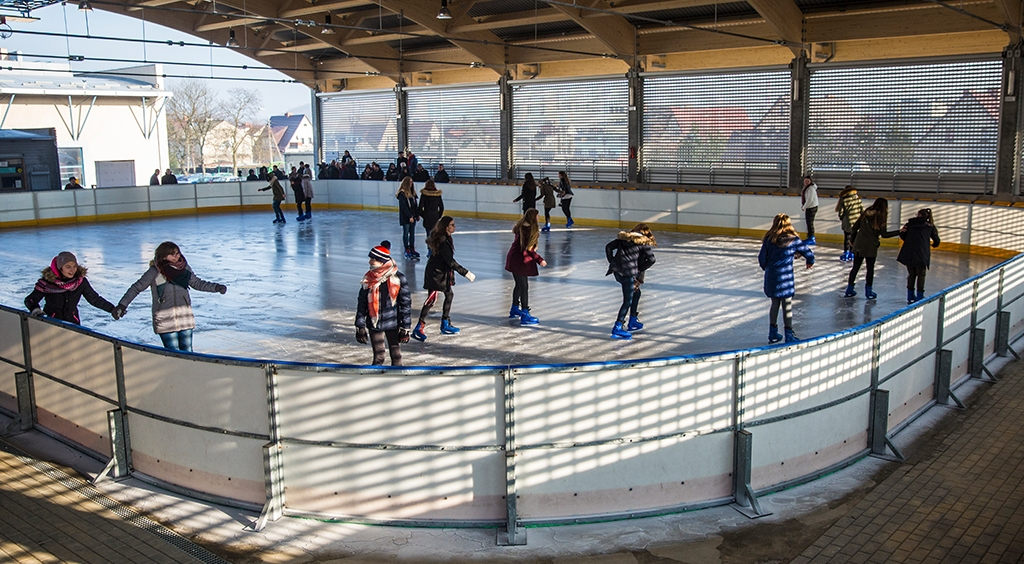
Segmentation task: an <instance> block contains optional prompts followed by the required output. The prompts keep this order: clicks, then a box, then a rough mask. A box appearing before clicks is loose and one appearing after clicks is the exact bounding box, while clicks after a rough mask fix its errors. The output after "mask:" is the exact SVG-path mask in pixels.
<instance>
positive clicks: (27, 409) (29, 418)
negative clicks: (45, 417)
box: [0, 315, 37, 436]
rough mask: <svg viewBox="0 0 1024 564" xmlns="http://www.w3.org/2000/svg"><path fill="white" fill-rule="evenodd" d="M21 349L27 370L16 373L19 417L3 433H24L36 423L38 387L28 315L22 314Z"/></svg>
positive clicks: (15, 381) (15, 382)
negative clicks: (36, 384)
mask: <svg viewBox="0 0 1024 564" xmlns="http://www.w3.org/2000/svg"><path fill="white" fill-rule="evenodd" d="M21 350H22V354H23V355H24V359H25V361H24V364H23V366H24V367H25V370H24V371H23V372H17V373H15V374H14V384H15V389H16V391H17V392H16V393H17V394H18V417H16V418H15V419H14V420H13V421H11V422H10V423H8V424H7V427H6V428H4V429H3V431H2V433H0V434H2V435H5V436H6V435H10V434H13V433H16V432H17V433H24V432H25V431H28V430H30V429H32V428H33V427H35V425H36V421H37V418H36V389H35V383H34V382H33V379H32V346H31V342H30V340H29V332H28V316H25V315H23V316H21Z"/></svg>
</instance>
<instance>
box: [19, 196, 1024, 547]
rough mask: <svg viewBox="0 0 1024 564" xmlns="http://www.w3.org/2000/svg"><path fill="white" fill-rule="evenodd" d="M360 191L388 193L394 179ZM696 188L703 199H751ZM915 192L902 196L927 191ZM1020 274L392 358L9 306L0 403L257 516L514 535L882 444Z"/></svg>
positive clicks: (983, 229)
mask: <svg viewBox="0 0 1024 564" xmlns="http://www.w3.org/2000/svg"><path fill="white" fill-rule="evenodd" d="M252 184H253V185H255V186H254V187H260V186H259V183H252ZM359 184H363V183H359ZM366 184H371V183H366ZM376 184H378V185H379V184H380V183H376ZM218 188H220V187H218ZM327 188H328V190H326V191H327V192H328V194H327V195H328V197H329V195H330V193H331V192H330V188H331V187H327ZM349 188H350V187H349ZM370 188H372V189H375V190H379V191H380V194H381V196H380V200H379V201H378V205H379V204H383V203H390V202H387V201H386V200H385V199H384V196H385V195H386V196H390V197H391V198H393V193H390V194H384V192H386V189H385V188H383V187H380V188H378V187H377V186H376V185H373V186H368V187H367V186H361V189H370ZM506 188H507V187H506ZM239 189H240V190H241V188H239ZM462 189H464V188H462ZM115 190H121V189H115ZM125 190H131V189H125ZM136 190H148V189H147V188H141V187H140V188H138V189H136ZM192 190H197V189H196V188H192ZM445 190H446V192H445V193H446V202H447V201H448V200H447V195H448V188H447V187H446V188H445ZM103 192H105V191H104V190H99V191H96V194H94V197H95V198H102V197H105V196H106V194H103ZM578 192H583V193H584V194H588V193H589V192H591V191H589V190H586V189H583V190H580V191H578ZM594 192H598V191H596V190H595V191H594ZM601 192H608V193H609V194H616V192H618V191H610V190H609V191H601ZM609 194H598V195H597V196H595V197H599V198H605V199H607V198H609V197H610V196H609ZM639 194H643V193H638V192H634V193H632V194H626V193H622V194H618V195H617V197H618V201H619V205H620V208H619V210H618V211H619V213H620V220H619V221H622V222H632V221H638V220H639V219H629V218H628V217H627V218H626V219H622V217H624V216H634V217H639V215H638V214H640V213H642V212H643V211H645V210H640V211H636V210H632V209H624V208H623V207H622V205H621V204H622V197H625V196H628V197H631V198H632V197H636V196H638V195H639ZM655 194H659V196H663V194H660V193H655ZM76 196H77V194H73V195H72V197H76ZM672 196H674V197H676V198H677V202H678V199H679V198H681V197H684V196H685V197H687V198H691V197H696V196H697V195H694V194H690V193H678V194H675V193H672ZM704 196H705V200H711V202H710V203H707V204H705V205H706V206H716V205H722V202H723V201H725V200H726V199H736V200H737V201H741V200H742V199H743V195H737V194H723V195H720V194H710V195H704ZM719 196H721V198H718V197H719ZM587 197H589V196H587ZM756 197H759V198H764V197H772V196H756ZM716 198H718V200H720V201H717V202H716V201H714V200H715V199H716ZM325 199H327V198H325ZM789 199H792V198H789ZM264 201H265V200H264ZM453 201H458V200H455V199H453ZM798 202H799V200H797V206H798ZM372 203H373V202H367V203H365V204H363V205H365V206H366V207H374V206H373V205H372ZM783 204H784V205H791V204H792V202H789V201H783ZM903 204H904V206H903V207H904V208H906V209H905V210H904V212H903V213H902V215H903V217H904V218H905V217H906V216H907V215H908V214H909V215H912V214H913V211H914V210H913V205H915V204H916V203H908V202H904V203H903ZM908 204H909V205H908ZM243 205H244V204H243ZM344 205H352V204H344ZM742 205H743V204H742V202H741V203H740V204H739V207H742ZM823 205H824V206H828V205H829V202H828V201H826V202H824V203H823ZM942 206H943V204H938V203H936V204H930V207H932V209H933V210H936V209H937V208H939V211H937V212H936V215H937V217H939V218H948V217H956V215H957V213H958V211H959V210H958V208H957V207H956V206H957V204H952V203H951V204H948V205H947V206H948V207H949V209H948V210H943V209H942ZM380 207H385V206H380ZM453 207H454V206H453ZM476 207H477V209H478V211H477V212H476V213H481V214H483V213H496V214H500V213H501V212H500V211H495V212H486V211H485V212H480V211H479V208H482V207H486V206H483V205H481V204H480V203H478V204H477V205H476ZM967 207H968V209H967V212H966V216H967V218H968V219H973V220H974V221H973V222H969V223H968V224H967V226H966V229H965V230H963V232H962V234H961V241H968V242H971V241H978V240H979V239H982V238H984V240H985V242H986V243H988V244H985V245H979V246H983V247H984V248H985V249H986V250H992V249H1000V248H1002V249H1004V252H1006V254H1012V253H1013V252H1015V251H1019V250H1020V248H1019V246H1018V245H1019V244H1020V236H1019V233H1020V231H1019V226H1020V225H1024V209H1020V208H1001V209H998V210H996V211H998V212H999V213H1000V214H1001V215H1000V216H999V217H1000V218H1001V220H1000V221H999V222H997V223H982V222H980V221H979V218H982V217H986V216H985V213H988V212H986V211H985V210H982V211H977V210H975V209H973V208H975V207H977V205H976V204H972V205H969V206H967ZM586 208H587V206H584V205H580V206H579V207H578V208H575V207H574V209H579V210H585V209H586ZM192 209H195V208H192ZM774 209H776V210H777V209H778V205H776V207H775V208H774ZM646 211H649V210H646ZM34 213H36V214H39V213H40V212H39V211H38V209H37V210H36V211H35V212H34ZM120 213H125V212H120ZM456 213H458V208H456ZM465 213H468V212H465ZM722 215H723V216H725V215H727V214H722ZM794 216H795V217H797V216H796V215H794ZM78 217H82V215H79V216H78ZM581 217H582V218H583V219H584V221H586V220H587V219H586V218H587V216H586V215H583V214H582V213H581ZM674 217H675V218H677V219H678V217H679V216H678V214H677V215H676V216H674ZM737 217H738V218H739V220H738V221H741V222H742V221H743V220H744V215H743V214H742V213H740V214H738V215H737ZM590 219H591V220H593V221H595V222H597V221H599V220H600V218H597V219H594V218H590ZM769 220H770V217H769ZM751 221H752V222H753V221H756V217H755V218H753V219H751ZM937 222H938V220H937ZM755 225H756V224H755ZM1015 225H1016V226H1017V227H1014V226H1015ZM679 228H680V229H684V228H686V224H681V225H680V227H679ZM738 229H742V227H738ZM827 230H828V228H827V227H826V232H827ZM826 236H827V235H826ZM947 238H948V233H944V239H947ZM1022 295H1024V255H1021V256H1018V257H1016V258H1012V259H1009V260H1007V261H1006V262H1004V263H1002V264H1000V265H998V266H996V267H994V268H992V269H990V270H988V271H986V272H984V273H982V274H980V275H978V276H975V277H973V278H971V279H968V280H966V281H964V282H962V283H960V284H957V285H955V286H953V287H950V288H948V289H946V290H944V291H942V292H941V293H939V294H937V295H935V296H933V297H931V298H929V299H928V300H926V301H923V302H919V303H917V304H914V305H913V306H911V307H908V308H906V309H903V310H901V311H898V312H896V313H894V314H892V315H889V316H887V317H885V318H882V319H880V320H878V321H876V322H873V323H871V324H868V325H864V326H861V327H856V328H853V329H850V330H847V331H842V332H839V333H836V334H832V335H826V336H822V337H818V338H815V339H810V340H808V341H805V342H802V343H799V344H794V345H790V346H785V345H776V346H771V347H762V348H755V349H747V350H740V351H729V352H723V353H715V354H703V355H694V356H684V357H674V358H663V359H652V360H637V361H612V362H594V363H581V364H563V365H545V366H482V367H468V368H463V367H459V368H449V367H434V368H431V367H424V368H405V369H401V370H395V369H391V368H389V367H388V368H381V367H366V366H345V365H322V364H303V363H286V362H276V361H267V360H253V359H234V358H225V357H217V356H211V355H201V354H177V353H171V352H168V351H165V350H163V349H158V348H153V347H148V346H143V345H138V344H134V343H128V342H124V341H119V340H117V339H114V338H111V337H107V336H104V335H100V334H97V333H94V332H91V331H89V330H86V329H82V328H79V327H73V326H69V325H66V324H63V323H60V322H53V321H50V320H40V319H35V318H31V317H28V316H27V315H26V314H25V313H24V312H20V311H18V310H15V309H12V308H8V307H2V308H0V360H2V361H3V362H2V363H0V408H2V409H3V410H5V411H8V412H10V413H13V414H17V415H18V420H17V421H16V423H15V426H16V427H18V428H21V429H29V428H32V427H37V428H40V429H41V430H43V431H45V432H47V433H49V434H51V435H54V436H56V437H59V438H61V439H62V440H65V441H67V442H69V443H71V444H73V445H75V446H76V447H77V448H80V449H82V450H84V451H86V452H89V453H91V454H93V455H94V456H97V457H99V458H101V459H104V460H109V461H110V464H109V465H108V470H109V473H110V474H111V475H113V476H125V475H129V474H131V475H133V476H136V477H138V478H140V479H143V480H148V481H150V482H152V483H156V484H158V485H161V486H164V487H167V488H169V489H171V490H175V491H178V492H181V493H185V494H187V495H190V496H194V497H198V498H203V499H208V500H212V501H217V502H220V503H227V504H231V505H236V506H240V507H244V508H249V509H253V510H261V511H262V513H261V517H260V519H259V521H258V523H257V526H263V525H264V524H265V523H266V522H268V521H272V520H274V519H277V518H279V517H280V516H282V515H288V514H291V515H305V516H315V517H326V518H337V519H345V520H351V521H363V522H377V523H400V524H408V525H419V526H446V527H447V526H460V527H494V528H498V529H499V530H500V531H501V532H499V541H500V542H502V543H520V542H524V541H525V535H523V534H521V527H523V526H530V525H539V524H551V523H556V524H557V523H575V522H585V521H595V520H604V519H618V518H629V517H641V516H648V515H654V514H663V513H670V512H675V511H682V510H686V509H693V508H697V507H703V506H710V505H718V504H726V503H731V502H734V501H735V502H738V503H739V504H740V505H742V506H747V507H749V508H750V511H751V512H755V513H756V511H757V501H756V497H757V496H759V495H763V494H766V493H769V492H772V491H777V490H780V489H783V488H785V487H789V486H791V485H793V484H796V483H799V482H802V481H807V480H810V479H814V478H815V477H817V476H820V475H822V474H824V473H827V472H831V471H833V470H835V469H836V468H839V467H842V466H844V465H848V464H851V463H853V462H855V461H856V460H858V459H860V458H862V457H864V456H866V455H868V454H870V453H872V452H875V453H879V454H881V453H884V452H888V451H887V450H886V449H887V445H886V441H887V439H888V437H891V436H892V435H893V434H895V433H897V432H899V430H900V429H902V428H903V427H904V426H906V425H907V424H909V422H911V421H912V420H913V419H914V418H916V417H917V416H918V415H920V414H921V413H923V412H924V411H926V410H927V409H929V408H930V407H932V406H934V405H936V404H944V403H948V402H950V401H956V400H955V397H953V396H951V395H950V393H949V389H950V388H953V389H955V388H956V386H957V385H958V384H959V383H960V382H962V381H964V380H965V379H966V378H970V377H983V376H984V373H985V370H986V369H985V368H984V364H983V362H984V359H985V358H986V357H988V356H989V355H992V354H1000V355H1005V354H1008V350H1009V349H1008V347H1009V345H1010V343H1012V342H1014V341H1015V340H1017V339H1019V338H1020V336H1021V335H1022V333H1024V299H1021V297H1022ZM517 531H519V533H517Z"/></svg>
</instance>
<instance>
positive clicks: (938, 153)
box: [805, 60, 1001, 193]
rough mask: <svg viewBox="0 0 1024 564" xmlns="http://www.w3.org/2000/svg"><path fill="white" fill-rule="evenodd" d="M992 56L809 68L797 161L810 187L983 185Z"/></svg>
mask: <svg viewBox="0 0 1024 564" xmlns="http://www.w3.org/2000/svg"><path fill="white" fill-rule="evenodd" d="M1000 80H1001V62H1000V61H998V60H988V61H962V62H946V63H935V64H913V65H911V64H906V65H890V66H873V67H870V68H869V67H847V68H828V69H826V68H820V69H812V70H811V82H810V98H809V106H810V111H809V121H808V134H807V153H806V154H807V160H806V163H805V165H806V167H807V168H808V169H809V170H810V171H813V172H814V174H815V176H816V177H817V183H818V185H819V186H828V187H829V188H841V187H842V186H844V185H846V184H852V185H854V186H857V187H859V188H869V189H876V190H894V191H918V192H920V191H925V192H940V191H941V192H964V193H986V192H991V191H992V186H993V181H994V176H995V166H996V140H997V136H998V125H999V100H1000V95H999V94H1000Z"/></svg>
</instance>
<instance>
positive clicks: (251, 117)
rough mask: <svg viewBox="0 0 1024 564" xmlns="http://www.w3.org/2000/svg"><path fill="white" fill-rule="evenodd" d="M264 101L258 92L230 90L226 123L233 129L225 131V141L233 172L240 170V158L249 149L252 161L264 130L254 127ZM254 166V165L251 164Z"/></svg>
mask: <svg viewBox="0 0 1024 564" xmlns="http://www.w3.org/2000/svg"><path fill="white" fill-rule="evenodd" d="M262 105H263V100H262V98H261V97H260V93H259V92H258V91H256V90H247V89H245V88H232V89H231V90H228V99H227V101H226V102H225V103H224V121H226V122H227V123H228V125H230V126H231V127H230V128H228V129H225V131H226V134H227V138H226V139H225V140H224V141H225V144H226V148H227V150H228V152H229V153H230V154H231V170H238V156H239V153H242V152H243V150H244V149H245V148H246V147H248V148H249V153H250V154H249V160H250V161H251V160H252V153H253V151H252V150H251V149H252V146H253V144H254V143H255V141H256V136H257V135H259V132H260V130H261V129H262V128H261V127H260V126H259V125H254V122H255V121H256V120H257V119H258V116H259V112H260V110H261V109H262V108H261V106H262ZM250 164H252V163H250Z"/></svg>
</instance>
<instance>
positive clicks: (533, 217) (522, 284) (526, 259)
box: [505, 208, 548, 325]
mask: <svg viewBox="0 0 1024 564" xmlns="http://www.w3.org/2000/svg"><path fill="white" fill-rule="evenodd" d="M538 213H539V212H538V211H537V210H536V209H535V208H530V209H528V210H526V213H524V214H523V217H521V218H520V219H519V221H517V222H516V224H515V227H513V228H512V232H513V233H515V235H516V238H515V240H514V241H513V242H512V247H511V248H509V250H508V254H507V255H505V270H507V271H509V272H511V273H512V278H513V279H514V280H515V281H516V285H515V287H514V288H513V289H512V309H510V310H509V312H508V317H509V319H514V318H516V317H518V318H519V322H520V323H521V324H522V325H536V324H538V323H540V320H539V319H537V318H536V317H534V316H532V315H530V278H529V277H530V276H536V275H537V265H538V264H539V265H540V266H547V265H548V263H547V262H546V261H545V260H544V257H542V256H540V255H539V254H537V239H538V238H539V237H540V226H539V225H538V224H537V215H538Z"/></svg>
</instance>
